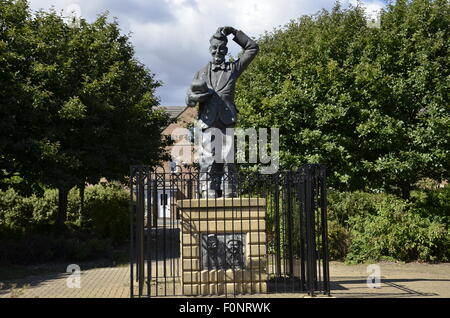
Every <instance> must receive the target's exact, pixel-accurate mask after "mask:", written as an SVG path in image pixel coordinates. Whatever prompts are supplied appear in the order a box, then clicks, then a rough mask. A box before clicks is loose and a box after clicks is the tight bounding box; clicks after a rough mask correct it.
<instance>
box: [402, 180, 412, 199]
mask: <svg viewBox="0 0 450 318" xmlns="http://www.w3.org/2000/svg"><path fill="white" fill-rule="evenodd" d="M401 188H402V198H403V199H404V200H408V199H409V197H410V192H411V185H410V184H409V183H408V182H405V183H403V184H402V186H401Z"/></svg>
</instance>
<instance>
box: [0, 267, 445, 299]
mask: <svg viewBox="0 0 450 318" xmlns="http://www.w3.org/2000/svg"><path fill="white" fill-rule="evenodd" d="M330 272H331V281H332V295H333V296H335V297H337V298H341V297H346V298H348V297H352V298H355V297H358V298H359V297H396V298H404V297H447V298H450V264H438V265H429V264H417V263H411V264H395V263H383V264H380V274H381V288H368V287H367V277H368V276H369V275H370V272H368V271H367V265H353V266H349V265H345V264H343V263H339V262H332V263H331V264H330ZM80 278H81V280H80V283H81V285H80V287H81V288H68V287H67V282H68V280H69V283H70V282H74V281H73V280H71V279H70V277H69V274H66V273H63V274H48V275H42V276H30V277H26V278H24V279H20V280H14V281H6V282H2V283H0V298H10V297H26V298H35V297H39V298H127V297H129V293H130V292H129V279H130V271H129V267H128V266H124V267H112V268H94V269H89V270H85V271H83V269H82V272H81V276H80ZM254 296H256V297H269V298H272V297H304V294H268V295H254Z"/></svg>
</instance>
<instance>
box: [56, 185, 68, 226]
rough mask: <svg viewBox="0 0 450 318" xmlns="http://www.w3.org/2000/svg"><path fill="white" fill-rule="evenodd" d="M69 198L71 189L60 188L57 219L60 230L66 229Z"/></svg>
mask: <svg viewBox="0 0 450 318" xmlns="http://www.w3.org/2000/svg"><path fill="white" fill-rule="evenodd" d="M68 196H69V189H68V188H66V187H59V188H58V214H57V217H56V226H57V228H58V230H63V229H64V228H65V222H66V219H67V202H68Z"/></svg>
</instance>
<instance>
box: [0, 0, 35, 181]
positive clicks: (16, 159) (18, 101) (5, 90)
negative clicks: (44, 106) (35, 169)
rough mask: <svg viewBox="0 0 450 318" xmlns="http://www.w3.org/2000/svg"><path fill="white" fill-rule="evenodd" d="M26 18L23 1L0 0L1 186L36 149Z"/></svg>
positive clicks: (26, 13)
mask: <svg viewBox="0 0 450 318" xmlns="http://www.w3.org/2000/svg"><path fill="white" fill-rule="evenodd" d="M29 19H30V15H29V11H28V6H27V3H26V1H12V0H6V1H2V2H1V3H0V118H1V120H0V185H3V187H5V186H6V187H7V186H8V183H7V181H8V180H11V179H13V178H14V177H16V178H17V176H18V171H19V170H20V169H21V166H22V164H21V162H23V161H24V160H27V158H28V157H29V153H32V152H34V151H36V149H35V142H34V136H33V132H32V131H31V128H32V127H33V125H32V124H31V123H32V122H35V121H36V118H35V117H34V116H35V113H34V112H33V107H32V94H31V87H30V85H29V82H28V81H27V77H28V75H29V73H30V65H31V60H30V59H29V58H28V54H29V42H28V38H27V34H26V30H27V23H28V21H29ZM22 181H24V180H22ZM28 185H30V184H29V183H28ZM28 188H31V187H28Z"/></svg>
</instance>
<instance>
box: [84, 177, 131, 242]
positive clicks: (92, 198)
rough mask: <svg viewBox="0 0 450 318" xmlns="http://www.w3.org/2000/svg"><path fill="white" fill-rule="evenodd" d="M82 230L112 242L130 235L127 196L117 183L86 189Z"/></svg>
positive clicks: (122, 239) (120, 240) (119, 240)
mask: <svg viewBox="0 0 450 318" xmlns="http://www.w3.org/2000/svg"><path fill="white" fill-rule="evenodd" d="M85 197H86V202H85V206H84V210H83V223H82V228H83V229H88V230H90V231H92V232H94V233H96V234H97V235H98V236H99V237H100V238H110V239H112V240H113V241H114V242H122V241H124V240H126V239H128V237H129V234H130V223H129V222H130V221H129V220H130V216H129V194H128V192H126V191H125V190H124V189H123V188H122V186H121V185H120V184H119V183H110V184H108V185H101V184H100V185H95V186H92V187H88V188H87V189H86V195H85Z"/></svg>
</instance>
